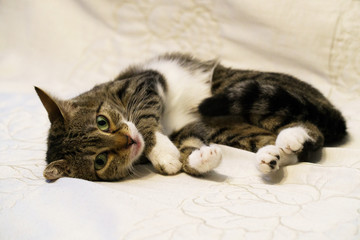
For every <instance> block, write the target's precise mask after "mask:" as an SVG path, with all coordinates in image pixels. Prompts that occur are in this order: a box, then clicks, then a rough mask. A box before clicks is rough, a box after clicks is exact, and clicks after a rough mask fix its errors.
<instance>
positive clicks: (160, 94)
mask: <svg viewBox="0 0 360 240" xmlns="http://www.w3.org/2000/svg"><path fill="white" fill-rule="evenodd" d="M36 91H37V93H38V95H39V97H40V99H41V101H42V102H43V105H44V106H45V108H46V110H47V111H48V114H49V119H50V121H51V128H50V131H49V137H48V151H47V159H46V160H47V162H48V164H49V165H48V166H47V167H46V169H45V171H44V176H45V177H46V178H47V179H50V180H55V179H57V178H59V177H63V176H69V177H77V178H83V179H88V180H117V179H121V178H123V177H124V176H126V175H127V174H128V173H129V172H131V170H132V168H133V165H134V163H135V162H136V161H138V160H140V159H142V157H146V158H147V159H149V160H150V162H151V163H152V164H153V166H154V167H155V168H156V169H157V170H158V171H159V172H160V173H163V174H176V173H178V172H179V171H181V170H182V171H185V172H187V173H189V174H191V175H201V174H203V173H205V172H208V171H210V170H212V169H213V168H215V167H216V166H217V165H218V164H219V163H220V161H221V150H220V149H219V148H218V147H217V146H216V145H213V144H214V143H215V144H224V145H228V146H232V147H236V148H240V149H244V150H248V151H252V152H257V155H256V159H257V161H258V166H259V169H260V171H262V172H263V173H266V174H267V173H271V172H274V171H276V170H278V169H279V168H280V167H282V166H284V165H287V164H292V163H295V162H297V161H298V160H299V159H298V157H300V160H301V157H303V156H305V155H306V154H307V153H308V152H309V151H315V150H317V149H319V148H321V147H322V146H323V145H324V143H325V144H330V143H333V142H336V141H339V140H341V139H342V138H343V137H344V136H345V135H346V125H345V121H344V118H343V117H342V115H341V113H340V112H339V111H338V110H337V109H335V108H334V106H333V105H332V104H331V103H330V102H329V101H328V100H327V99H326V98H325V97H324V96H323V95H322V94H321V93H320V92H319V91H318V90H316V89H314V88H313V87H311V86H310V85H309V84H306V83H304V82H302V81H300V80H298V79H296V78H294V77H292V76H289V75H285V74H280V73H266V72H258V71H244V70H234V69H231V68H226V67H224V66H222V65H220V64H219V63H218V62H217V61H200V60H198V59H195V58H193V57H191V56H189V55H182V54H166V55H162V56H160V57H157V58H154V59H152V60H150V61H148V62H146V63H144V64H141V65H135V66H131V67H129V68H128V69H126V70H125V71H123V72H122V73H121V74H120V75H119V76H118V77H117V78H116V79H115V80H114V81H111V82H108V83H104V84H101V85H98V86H96V87H94V88H93V89H92V90H90V91H88V92H86V93H84V94H81V95H80V96H78V97H75V98H73V99H70V100H66V101H63V100H58V99H56V98H53V97H51V96H49V95H48V94H46V93H45V92H44V91H42V90H41V89H38V88H36ZM99 116H101V117H105V118H106V119H108V120H109V128H108V129H106V131H103V130H100V129H99V125H97V123H96V121H97V120H96V119H97V118H98V117H99ZM102 154H105V156H106V159H107V161H106V162H101V161H100V162H96V161H97V160H96V159H97V158H98V157H99V156H104V155H102ZM99 163H102V164H103V165H102V167H101V169H100V168H99V167H98V166H97V167H96V164H99ZM94 166H95V167H94Z"/></svg>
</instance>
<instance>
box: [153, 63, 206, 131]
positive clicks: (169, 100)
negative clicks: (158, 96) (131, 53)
mask: <svg viewBox="0 0 360 240" xmlns="http://www.w3.org/2000/svg"><path fill="white" fill-rule="evenodd" d="M146 68H147V69H151V70H155V71H158V72H160V73H161V74H162V75H163V76H164V78H165V81H166V84H167V91H166V92H165V91H161V90H160V91H159V92H162V93H163V94H162V95H163V99H164V102H165V111H164V114H163V116H162V119H161V123H162V126H163V128H164V133H165V134H167V135H170V134H171V133H173V132H175V131H177V130H180V129H181V128H182V127H184V126H185V125H187V124H189V123H190V122H193V121H196V120H197V119H198V117H199V114H198V106H199V104H200V103H201V102H202V101H203V100H204V99H205V98H207V97H210V96H211V77H212V70H211V71H207V72H206V71H196V70H195V71H191V70H189V69H187V68H184V67H183V66H181V65H179V63H177V62H175V61H170V62H169V61H155V62H150V63H148V65H147V66H146Z"/></svg>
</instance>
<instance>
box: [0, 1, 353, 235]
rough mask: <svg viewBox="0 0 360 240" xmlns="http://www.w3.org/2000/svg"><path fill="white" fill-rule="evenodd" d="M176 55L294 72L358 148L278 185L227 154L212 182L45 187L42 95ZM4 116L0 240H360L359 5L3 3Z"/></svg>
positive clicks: (0, 93) (327, 151)
mask: <svg viewBox="0 0 360 240" xmlns="http://www.w3.org/2000/svg"><path fill="white" fill-rule="evenodd" d="M169 51H181V52H190V53H192V54H194V55H195V56H197V57H200V58H203V59H211V58H219V59H220V60H221V61H222V63H223V64H225V65H227V66H233V67H239V68H246V69H248V68H250V69H257V70H266V71H278V72H285V73H289V74H292V75H295V76H296V77H299V78H301V79H303V80H304V81H306V82H308V83H310V84H312V85H314V86H315V87H317V88H318V89H319V90H320V91H321V92H323V93H324V95H325V96H327V97H328V98H329V99H330V100H331V101H332V102H333V103H334V104H335V105H336V106H337V107H338V108H339V109H340V110H341V111H342V112H343V114H344V116H345V118H346V120H347V124H348V132H349V137H348V139H347V141H346V142H345V143H344V144H342V145H339V146H331V147H326V148H324V149H323V151H322V152H321V154H319V155H320V156H319V160H320V161H319V163H300V164H297V165H295V166H289V167H286V168H284V170H283V171H281V172H279V174H278V175H277V176H275V177H274V178H272V179H265V178H263V177H262V176H261V175H260V174H259V172H258V170H257V169H256V167H255V164H254V162H255V161H254V154H253V153H249V152H246V151H242V150H237V149H233V148H229V147H224V146H222V149H223V151H224V154H223V155H224V159H223V162H222V163H221V165H220V166H219V167H218V168H217V169H216V170H215V171H213V172H211V173H209V174H207V175H206V176H204V177H202V178H194V177H191V176H188V175H186V174H183V173H182V174H178V175H176V176H162V175H159V174H157V173H156V172H155V170H154V169H153V168H152V167H151V166H150V165H141V166H137V168H136V171H135V173H134V175H133V176H131V177H129V178H127V179H124V180H123V181H120V182H111V183H103V182H88V181H84V180H79V179H70V178H63V179H60V180H58V181H56V182H55V183H47V182H46V181H45V180H44V178H43V176H42V171H43V169H44V167H45V161H44V159H45V152H46V137H47V131H48V128H49V122H48V119H47V114H46V112H45V110H44V109H43V107H42V105H41V103H40V101H39V100H38V99H37V96H36V94H35V92H34V90H33V86H34V85H36V86H39V87H41V88H44V89H46V90H48V91H49V92H51V93H54V94H55V95H57V96H59V97H62V98H68V97H72V96H75V95H77V94H79V93H81V92H83V91H84V90H88V89H90V88H92V87H93V85H94V84H96V83H100V82H104V81H108V80H111V79H113V78H114V77H115V76H116V75H117V74H118V73H119V72H120V71H121V70H122V69H123V68H125V67H126V66H127V65H129V64H131V63H134V62H139V61H143V60H145V59H147V58H149V57H152V56H154V55H156V54H159V53H164V52H169ZM0 114H1V115H0V116H1V118H0V239H286V240H289V239H316V240H321V239H360V1H358V0H316V1H303V0H296V1H295V0H294V1H288V0H242V1H236V0H192V1H190V0H189V1H187V0H184V1H175V0H174V1H167V0H153V1H150V0H145V1H140V0H139V1H125V0H123V1H115V0H107V1H101V0H91V1H88V0H87V1H85V0H77V1H71V0H63V1H55V0H49V1H43V0H32V1H26V0H16V1H14V0H5V1H1V2H0Z"/></svg>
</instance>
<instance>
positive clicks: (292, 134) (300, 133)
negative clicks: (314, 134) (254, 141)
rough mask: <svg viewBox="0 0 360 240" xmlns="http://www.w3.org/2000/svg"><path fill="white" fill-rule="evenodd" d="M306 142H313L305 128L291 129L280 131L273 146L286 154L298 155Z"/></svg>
mask: <svg viewBox="0 0 360 240" xmlns="http://www.w3.org/2000/svg"><path fill="white" fill-rule="evenodd" d="M307 141H313V139H312V138H311V137H310V136H309V134H308V132H307V131H306V129H305V128H303V127H301V126H298V127H291V128H286V129H284V130H282V131H281V132H280V133H279V135H278V136H277V138H276V143H275V145H276V146H278V147H279V148H281V149H282V150H283V151H284V152H285V153H286V154H298V153H300V152H301V151H302V150H303V148H304V144H305V142H307Z"/></svg>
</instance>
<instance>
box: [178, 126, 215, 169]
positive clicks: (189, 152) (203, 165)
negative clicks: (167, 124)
mask: <svg viewBox="0 0 360 240" xmlns="http://www.w3.org/2000/svg"><path fill="white" fill-rule="evenodd" d="M211 130H212V129H211V128H210V127H209V126H206V125H205V124H203V123H202V122H196V123H191V124H188V125H186V126H185V127H184V128H182V129H181V130H180V131H178V132H176V133H175V134H173V135H172V137H171V138H172V140H173V142H174V143H175V145H176V146H177V147H178V149H179V150H180V161H181V162H182V169H183V171H184V172H186V173H188V174H190V175H194V176H198V175H202V174H204V173H207V172H209V171H211V170H213V169H214V168H216V167H217V166H218V165H219V164H220V162H221V159H222V153H221V149H220V148H219V147H218V146H216V145H215V144H210V143H209V141H208V137H209V134H210V133H211V132H212V131H211Z"/></svg>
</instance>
